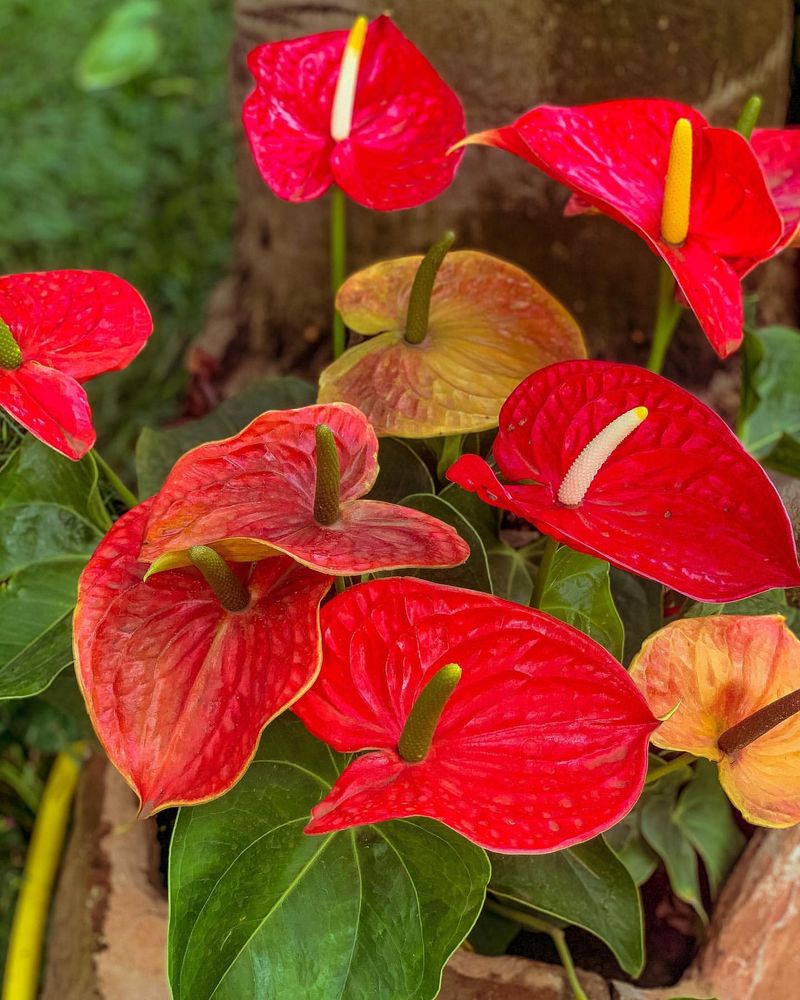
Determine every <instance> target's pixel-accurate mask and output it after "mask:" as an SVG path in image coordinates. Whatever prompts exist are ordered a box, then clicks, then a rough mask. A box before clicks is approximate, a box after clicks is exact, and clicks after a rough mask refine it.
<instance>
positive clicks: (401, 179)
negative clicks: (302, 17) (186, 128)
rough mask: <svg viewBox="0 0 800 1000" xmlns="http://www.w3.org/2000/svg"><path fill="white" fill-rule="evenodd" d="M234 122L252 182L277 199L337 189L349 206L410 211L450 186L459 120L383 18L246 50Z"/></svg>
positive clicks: (456, 108) (449, 94)
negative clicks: (250, 79)
mask: <svg viewBox="0 0 800 1000" xmlns="http://www.w3.org/2000/svg"><path fill="white" fill-rule="evenodd" d="M247 64H248V66H249V67H250V72H251V73H252V74H253V76H254V77H255V81H256V89H255V90H254V91H253V93H252V94H250V96H249V97H248V98H247V100H246V101H245V103H244V109H243V119H244V127H245V130H246V132H247V137H248V139H249V140H250V147H251V149H252V151H253V156H254V157H255V161H256V164H257V166H258V169H259V171H260V172H261V176H262V177H263V178H264V180H265V181H266V183H267V184H268V185H269V187H270V188H271V189H272V190H273V191H274V193H275V194H276V195H278V196H279V197H280V198H285V199H287V200H288V201H309V200H310V199H312V198H318V197H319V196H320V195H321V194H323V193H324V192H325V191H326V190H327V189H328V188H329V187H330V185H331V184H338V185H339V187H341V188H342V190H343V191H344V192H345V193H346V194H347V195H349V197H350V198H352V199H353V201H357V202H358V203H359V204H361V205H365V206H366V207H367V208H375V209H381V210H384V211H385V210H389V209H398V208H412V207H414V206H415V205H421V204H422V203H423V202H426V201H430V200H431V199H432V198H435V197H436V196H437V195H439V194H441V192H442V191H444V189H445V188H446V187H447V186H448V185H449V184H450V182H451V181H452V180H453V175H454V174H455V171H456V167H457V166H458V164H459V161H460V154H459V155H450V156H448V155H447V150H448V149H449V148H450V146H452V145H453V144H454V143H456V142H458V140H459V139H461V138H462V137H463V136H464V133H465V128H464V111H463V109H462V107H461V103H460V102H459V100H458V98H457V97H456V95H455V94H454V93H453V91H452V90H450V88H449V87H448V86H447V85H446V84H445V83H444V81H443V80H442V79H441V77H440V76H439V75H438V74H437V72H436V70H435V69H434V68H433V67H432V66H431V64H430V63H429V62H428V61H427V59H425V57H424V56H423V55H422V53H421V52H420V51H419V50H418V49H417V48H415V46H414V45H413V44H412V43H411V42H410V41H409V40H408V39H407V38H406V37H405V35H403V34H402V32H400V31H398V29H397V28H396V27H395V26H394V24H393V23H392V22H391V20H390V19H389V18H388V17H379V18H377V19H376V20H375V21H372V22H371V23H370V24H369V25H367V22H366V19H365V18H358V20H357V21H356V23H355V25H354V27H353V30H352V31H351V32H349V33H348V32H347V31H329V32H325V33H323V34H320V35H310V36H308V37H306V38H295V39H292V40H291V41H288V42H273V43H271V44H269V45H261V46H259V47H258V48H257V49H254V50H253V51H252V52H251V53H250V55H249V56H248V59H247Z"/></svg>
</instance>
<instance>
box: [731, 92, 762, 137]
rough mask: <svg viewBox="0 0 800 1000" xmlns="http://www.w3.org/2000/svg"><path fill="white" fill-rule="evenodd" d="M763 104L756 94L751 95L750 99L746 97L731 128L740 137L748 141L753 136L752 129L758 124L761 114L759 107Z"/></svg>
mask: <svg viewBox="0 0 800 1000" xmlns="http://www.w3.org/2000/svg"><path fill="white" fill-rule="evenodd" d="M763 103H764V102H763V101H762V100H761V98H760V97H759V95H758V94H753V96H752V97H748V99H747V101H746V103H745V106H744V107H743V108H742V111H741V114H740V115H739V118H738V119H737V121H736V124H735V125H734V126H733V127H734V128H735V129H736V131H737V132H738V133H739V134H740V135H743V136H744V137H745V139H747V140H748V141H749V140H750V136H751V135H752V134H753V129H754V128H755V127H756V124H757V123H758V118H759V115H760V114H761V105H762V104H763Z"/></svg>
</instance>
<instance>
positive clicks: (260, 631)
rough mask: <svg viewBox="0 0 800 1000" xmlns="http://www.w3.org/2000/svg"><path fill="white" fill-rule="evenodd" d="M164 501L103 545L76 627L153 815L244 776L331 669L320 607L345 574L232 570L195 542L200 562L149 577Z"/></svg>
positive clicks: (88, 692) (98, 700) (112, 729)
mask: <svg viewBox="0 0 800 1000" xmlns="http://www.w3.org/2000/svg"><path fill="white" fill-rule="evenodd" d="M151 503H152V501H147V502H146V503H144V504H141V505H140V506H139V507H136V508H135V509H134V510H132V511H130V512H129V513H128V514H126V515H124V517H122V518H121V519H120V520H119V521H118V522H117V523H116V524H115V525H114V527H113V528H112V529H111V531H110V532H109V533H108V535H107V536H106V538H105V539H104V540H103V541H102V542H101V543H100V546H99V547H98V549H97V551H96V552H95V553H94V555H93V556H92V558H91V560H90V561H89V564H88V566H87V567H86V569H85V570H84V572H83V575H82V576H81V580H80V585H79V592H78V605H77V608H76V611H75V628H74V632H75V669H76V672H77V675H78V681H79V683H80V685H81V688H82V690H83V694H84V698H85V699H86V705H87V708H88V711H89V715H90V716H91V719H92V722H93V724H94V727H95V730H96V731H97V735H98V737H99V738H100V741H101V743H102V744H103V746H104V747H105V749H106V751H107V753H108V755H109V757H110V758H111V760H112V761H113V763H114V765H115V766H116V767H117V768H118V770H119V771H120V772H121V773H122V774H123V775H124V776H125V778H126V779H127V780H128V782H129V783H130V785H131V786H132V787H133V789H134V790H135V791H136V793H137V795H138V796H139V799H140V801H141V803H142V812H143V813H144V814H148V813H152V812H155V811H156V810H158V809H162V808H164V807H165V806H167V805H178V804H187V803H196V802H203V801H205V800H206V799H210V798H214V797H215V796H217V795H221V794H222V793H223V792H225V791H227V789H229V788H230V787H231V785H233V784H234V783H235V782H236V781H237V780H238V778H239V777H240V776H241V774H242V772H243V771H244V769H245V768H246V767H247V764H248V762H249V760H250V758H251V757H252V756H253V753H254V752H255V749H256V746H257V744H258V739H259V736H260V734H261V731H262V729H263V728H264V727H265V726H266V725H267V723H268V722H269V721H270V720H271V719H273V718H274V717H275V716H276V715H278V714H279V713H280V712H282V711H283V710H284V709H285V708H287V707H288V706H289V705H290V704H291V703H292V702H293V701H294V700H295V699H296V698H298V697H299V696H300V695H301V694H302V693H303V692H304V691H305V690H306V689H307V688H308V687H309V686H310V684H311V683H312V682H313V680H314V678H315V677H316V675H317V671H318V670H319V664H320V657H321V653H320V634H319V620H318V616H319V604H320V601H321V600H322V598H323V596H324V595H325V593H326V591H327V590H328V588H329V587H330V583H331V579H330V577H329V576H323V575H321V574H319V573H314V572H312V571H311V570H309V569H306V568H305V567H304V566H300V565H298V564H297V563H296V562H294V561H293V560H291V559H287V558H285V557H284V558H279V559H267V560H264V561H262V562H259V563H255V564H248V565H242V566H237V567H236V568H235V569H233V570H232V569H231V568H230V567H227V566H226V564H225V563H224V562H223V561H222V560H221V559H220V558H219V557H218V556H216V555H215V553H213V552H211V553H210V557H209V552H208V550H206V551H205V553H204V555H205V557H206V560H205V561H204V560H203V553H202V552H201V553H200V554H198V553H195V560H196V566H197V567H200V568H199V569H198V568H194V567H189V568H187V569H179V570H174V571H173V572H170V573H164V574H161V575H159V576H157V577H155V578H154V579H153V580H150V581H148V582H147V583H145V582H143V577H144V574H145V570H146V569H147V565H146V564H145V563H142V562H140V561H139V559H138V552H139V548H140V546H141V543H142V534H143V531H144V526H145V524H146V522H147V517H148V514H149V508H150V506H151ZM209 558H210V560H211V563H210V565H209V563H208V559H209ZM204 576H205V577H206V579H204ZM212 588H215V589H212Z"/></svg>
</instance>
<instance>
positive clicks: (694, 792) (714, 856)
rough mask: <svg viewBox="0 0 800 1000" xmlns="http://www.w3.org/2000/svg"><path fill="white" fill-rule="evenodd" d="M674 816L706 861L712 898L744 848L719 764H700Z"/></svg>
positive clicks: (706, 761) (684, 791) (682, 795)
mask: <svg viewBox="0 0 800 1000" xmlns="http://www.w3.org/2000/svg"><path fill="white" fill-rule="evenodd" d="M672 816H673V819H674V821H675V823H676V825H677V826H678V828H679V829H680V830H682V831H683V833H684V835H685V836H686V838H687V840H688V841H689V842H690V843H691V844H692V845H693V847H694V848H695V850H696V851H697V853H698V854H699V855H700V857H701V858H702V859H703V863H704V864H705V866H706V871H707V872H708V881H709V884H710V886H711V892H712V895H716V894H717V892H718V891H719V888H720V886H721V885H722V883H723V882H724V881H725V879H726V878H727V877H728V874H729V873H730V871H731V869H732V868H733V866H734V864H735V862H736V859H737V858H738V857H739V855H740V854H741V853H742V850H743V849H744V845H745V838H744V835H743V834H742V832H741V830H740V829H739V828H738V826H737V825H736V823H735V822H734V819H733V813H732V812H731V806H730V803H729V802H728V797H727V796H726V795H725V792H723V790H722V786H721V785H720V783H719V778H718V777H717V766H716V764H713V763H712V762H711V761H710V760H698V761H697V763H696V764H695V766H694V774H693V775H692V780H691V781H690V782H689V784H688V785H687V786H686V787H685V788H684V789H683V791H682V792H681V795H680V798H679V799H678V804H677V805H676V807H675V809H674V810H673V813H672Z"/></svg>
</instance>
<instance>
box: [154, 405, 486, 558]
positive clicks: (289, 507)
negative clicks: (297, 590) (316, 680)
mask: <svg viewBox="0 0 800 1000" xmlns="http://www.w3.org/2000/svg"><path fill="white" fill-rule="evenodd" d="M377 450H378V441H377V438H376V437H375V432H374V431H373V430H372V427H371V426H370V425H369V422H368V421H367V418H366V417H365V416H364V414H363V413H362V412H361V411H360V410H357V409H356V408H355V407H353V406H349V405H348V404H346V403H333V404H328V405H320V406H305V407H302V408H301V409H298V410H275V411H273V412H270V413H263V414H262V415H261V416H260V417H257V418H256V419H255V420H254V421H253V422H252V423H251V424H250V425H249V426H248V427H246V428H245V429H244V430H243V431H242V432H241V433H239V434H237V435H235V436H234V437H232V438H228V439H227V440H225V441H215V442H213V443H211V444H206V445H201V446H200V447H199V448H195V449H194V450H193V451H190V452H189V453H188V454H186V455H184V456H183V458H181V459H180V460H179V461H178V462H177V463H176V465H175V467H174V469H173V470H172V472H171V473H170V475H169V477H168V478H167V481H166V483H165V484H164V486H163V488H162V489H161V492H160V493H159V494H158V496H157V497H156V498H155V501H154V503H153V508H152V513H151V515H150V520H149V522H148V525H147V533H146V535H145V542H144V545H143V547H142V558H143V559H144V560H145V561H146V562H153V563H154V565H153V567H152V570H151V571H152V572H158V571H160V570H162V569H170V568H172V567H175V566H185V565H186V564H187V562H188V558H187V550H188V549H189V548H191V546H193V545H209V546H211V547H212V548H214V549H215V550H216V551H217V552H219V553H220V554H221V555H223V556H224V557H225V558H226V559H231V560H233V561H235V562H240V561H250V560H253V559H263V558H265V557H266V556H270V555H274V554H275V553H276V552H277V553H285V554H286V555H290V556H291V557H292V558H293V559H296V560H297V561H298V562H301V563H303V564H305V565H306V566H309V567H310V568H311V569H316V570H319V571H320V572H322V573H335V574H341V575H347V576H350V575H357V574H361V573H369V572H374V571H376V570H381V569H397V568H399V567H401V566H456V565H458V564H459V563H462V562H464V560H465V559H466V558H467V557H468V555H469V546H468V545H467V543H466V542H464V541H463V540H462V539H461V538H460V537H459V536H458V534H457V533H456V532H455V531H454V530H453V528H451V527H450V526H449V525H447V524H444V523H443V522H442V521H438V520H437V519H436V518H434V517H430V516H429V515H427V514H423V513H421V512H419V511H416V510H411V509H410V508H407V507H400V506H398V505H397V504H390V503H382V502H378V501H375V500H362V499H360V498H361V497H363V496H364V494H365V493H368V492H369V490H370V489H371V488H372V485H373V483H374V482H375V478H376V476H377V474H378V463H377V459H376V456H377Z"/></svg>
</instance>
